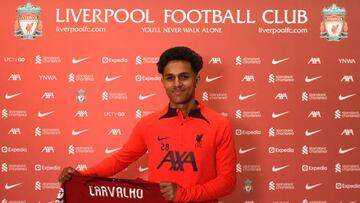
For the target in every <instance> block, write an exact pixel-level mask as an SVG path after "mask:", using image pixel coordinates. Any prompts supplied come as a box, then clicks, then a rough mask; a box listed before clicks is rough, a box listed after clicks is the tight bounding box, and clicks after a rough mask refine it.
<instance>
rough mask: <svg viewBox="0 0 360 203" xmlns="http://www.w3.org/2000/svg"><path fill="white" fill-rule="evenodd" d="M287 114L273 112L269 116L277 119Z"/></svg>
mask: <svg viewBox="0 0 360 203" xmlns="http://www.w3.org/2000/svg"><path fill="white" fill-rule="evenodd" d="M287 113H289V112H288V111H286V112H283V113H275V112H273V113H272V115H271V116H272V117H273V118H278V117H280V116H283V115H285V114H287Z"/></svg>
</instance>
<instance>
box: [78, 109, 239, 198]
mask: <svg viewBox="0 0 360 203" xmlns="http://www.w3.org/2000/svg"><path fill="white" fill-rule="evenodd" d="M198 106H199V107H198V108H197V109H194V110H192V111H190V112H189V115H188V116H187V117H186V118H184V117H183V115H182V112H181V111H180V110H179V109H173V108H171V107H167V108H166V109H163V110H160V111H157V112H155V113H153V114H150V115H149V116H146V117H144V118H143V119H141V120H140V121H139V122H138V124H137V125H136V126H135V128H134V129H133V132H132V134H131V136H130V138H129V140H128V141H127V143H126V144H125V145H124V146H123V148H122V149H121V150H119V151H118V152H117V153H115V154H113V155H112V156H111V157H108V158H106V159H105V160H103V161H102V162H100V163H99V164H97V165H96V166H94V167H92V168H90V169H89V170H87V171H84V172H82V174H84V175H96V176H104V177H109V176H112V175H114V174H116V173H118V172H120V171H121V170H123V169H125V168H126V167H127V166H128V165H129V164H131V163H133V162H134V161H136V160H137V159H138V158H139V157H141V156H142V155H143V154H144V153H146V151H147V150H148V157H149V158H148V161H149V163H148V164H149V181H152V182H160V181H169V182H174V183H176V184H177V185H178V187H177V192H176V197H175V200H174V201H175V202H192V201H209V202H217V198H219V197H222V196H225V195H227V194H229V193H231V192H232V191H233V190H234V188H235V185H236V171H235V164H236V163H235V162H236V152H235V145H234V139H233V136H232V130H231V127H230V124H229V122H228V121H227V119H226V118H224V117H223V116H221V115H219V114H218V113H216V112H215V111H213V110H211V109H209V108H207V107H205V106H204V105H203V104H201V103H200V104H198Z"/></svg>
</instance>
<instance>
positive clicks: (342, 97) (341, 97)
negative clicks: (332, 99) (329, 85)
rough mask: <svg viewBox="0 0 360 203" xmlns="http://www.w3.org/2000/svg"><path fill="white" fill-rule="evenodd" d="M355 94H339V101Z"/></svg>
mask: <svg viewBox="0 0 360 203" xmlns="http://www.w3.org/2000/svg"><path fill="white" fill-rule="evenodd" d="M355 95H356V94H350V95H347V96H342V95H341V94H340V95H339V100H340V101H343V100H345V99H349V98H350V97H353V96H355Z"/></svg>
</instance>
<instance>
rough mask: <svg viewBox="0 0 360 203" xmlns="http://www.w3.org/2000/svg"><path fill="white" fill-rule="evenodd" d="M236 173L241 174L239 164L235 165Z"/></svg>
mask: <svg viewBox="0 0 360 203" xmlns="http://www.w3.org/2000/svg"><path fill="white" fill-rule="evenodd" d="M236 172H237V173H241V172H242V166H241V164H240V163H238V164H236Z"/></svg>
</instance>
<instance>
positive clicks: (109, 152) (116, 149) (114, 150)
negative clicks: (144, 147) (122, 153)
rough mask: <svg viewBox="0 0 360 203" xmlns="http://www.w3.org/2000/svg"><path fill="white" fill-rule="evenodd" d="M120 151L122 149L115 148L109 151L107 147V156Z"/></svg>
mask: <svg viewBox="0 0 360 203" xmlns="http://www.w3.org/2000/svg"><path fill="white" fill-rule="evenodd" d="M120 149H121V147H119V148H115V149H108V148H107V147H106V149H105V154H111V153H113V152H116V151H118V150H120Z"/></svg>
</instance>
